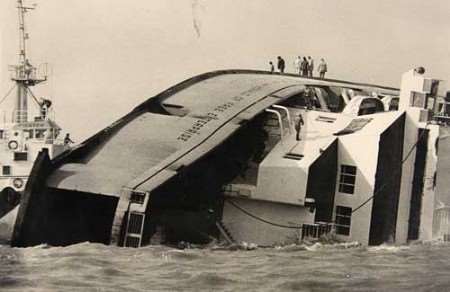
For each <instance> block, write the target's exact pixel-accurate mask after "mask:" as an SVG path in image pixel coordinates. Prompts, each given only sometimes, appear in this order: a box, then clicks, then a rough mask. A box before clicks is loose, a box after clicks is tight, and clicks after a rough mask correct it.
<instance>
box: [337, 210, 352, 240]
mask: <svg viewBox="0 0 450 292" xmlns="http://www.w3.org/2000/svg"><path fill="white" fill-rule="evenodd" d="M335 221H336V222H335V224H336V234H340V235H350V225H351V223H352V208H349V207H343V206H336V220H335Z"/></svg>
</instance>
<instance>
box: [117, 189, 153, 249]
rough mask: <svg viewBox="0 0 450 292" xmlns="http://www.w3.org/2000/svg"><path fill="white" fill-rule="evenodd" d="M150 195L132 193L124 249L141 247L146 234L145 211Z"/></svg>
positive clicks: (137, 192)
mask: <svg viewBox="0 0 450 292" xmlns="http://www.w3.org/2000/svg"><path fill="white" fill-rule="evenodd" d="M148 198H149V194H148V193H147V192H139V191H132V192H131V195H130V204H129V206H128V211H127V214H128V215H127V216H126V219H127V224H126V228H125V236H124V240H123V246H124V247H140V246H141V245H142V234H143V232H144V222H145V216H146V215H145V209H146V208H147V203H148Z"/></svg>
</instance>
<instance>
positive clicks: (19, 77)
mask: <svg viewBox="0 0 450 292" xmlns="http://www.w3.org/2000/svg"><path fill="white" fill-rule="evenodd" d="M17 9H18V16H19V37H20V38H19V63H18V64H17V65H15V66H14V71H15V74H14V76H13V77H12V78H11V79H12V80H13V81H14V82H16V85H17V99H16V108H15V113H14V122H16V123H25V122H27V121H28V91H29V90H30V89H29V87H31V86H34V85H36V84H38V83H40V82H43V81H45V80H46V79H47V78H46V77H45V76H44V77H43V78H39V77H37V76H36V68H35V67H34V66H33V65H31V63H30V61H29V60H28V59H27V52H26V49H27V43H26V42H27V39H28V38H29V36H28V33H27V30H26V25H25V14H26V13H27V12H28V11H29V10H33V9H35V7H28V6H24V4H23V1H22V0H17Z"/></svg>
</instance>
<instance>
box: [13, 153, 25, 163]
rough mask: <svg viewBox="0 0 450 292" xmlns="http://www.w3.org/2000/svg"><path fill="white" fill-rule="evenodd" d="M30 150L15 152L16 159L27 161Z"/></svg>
mask: <svg viewBox="0 0 450 292" xmlns="http://www.w3.org/2000/svg"><path fill="white" fill-rule="evenodd" d="M27 160H28V152H14V161H27Z"/></svg>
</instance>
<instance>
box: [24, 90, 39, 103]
mask: <svg viewBox="0 0 450 292" xmlns="http://www.w3.org/2000/svg"><path fill="white" fill-rule="evenodd" d="M27 90H28V92H29V93H30V94H31V96H32V97H33V99H34V101H35V102H36V104H37V105H40V103H39V100H38V99H37V98H36V96H35V95H34V93H33V91H31V89H30V88H29V87H27Z"/></svg>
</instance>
